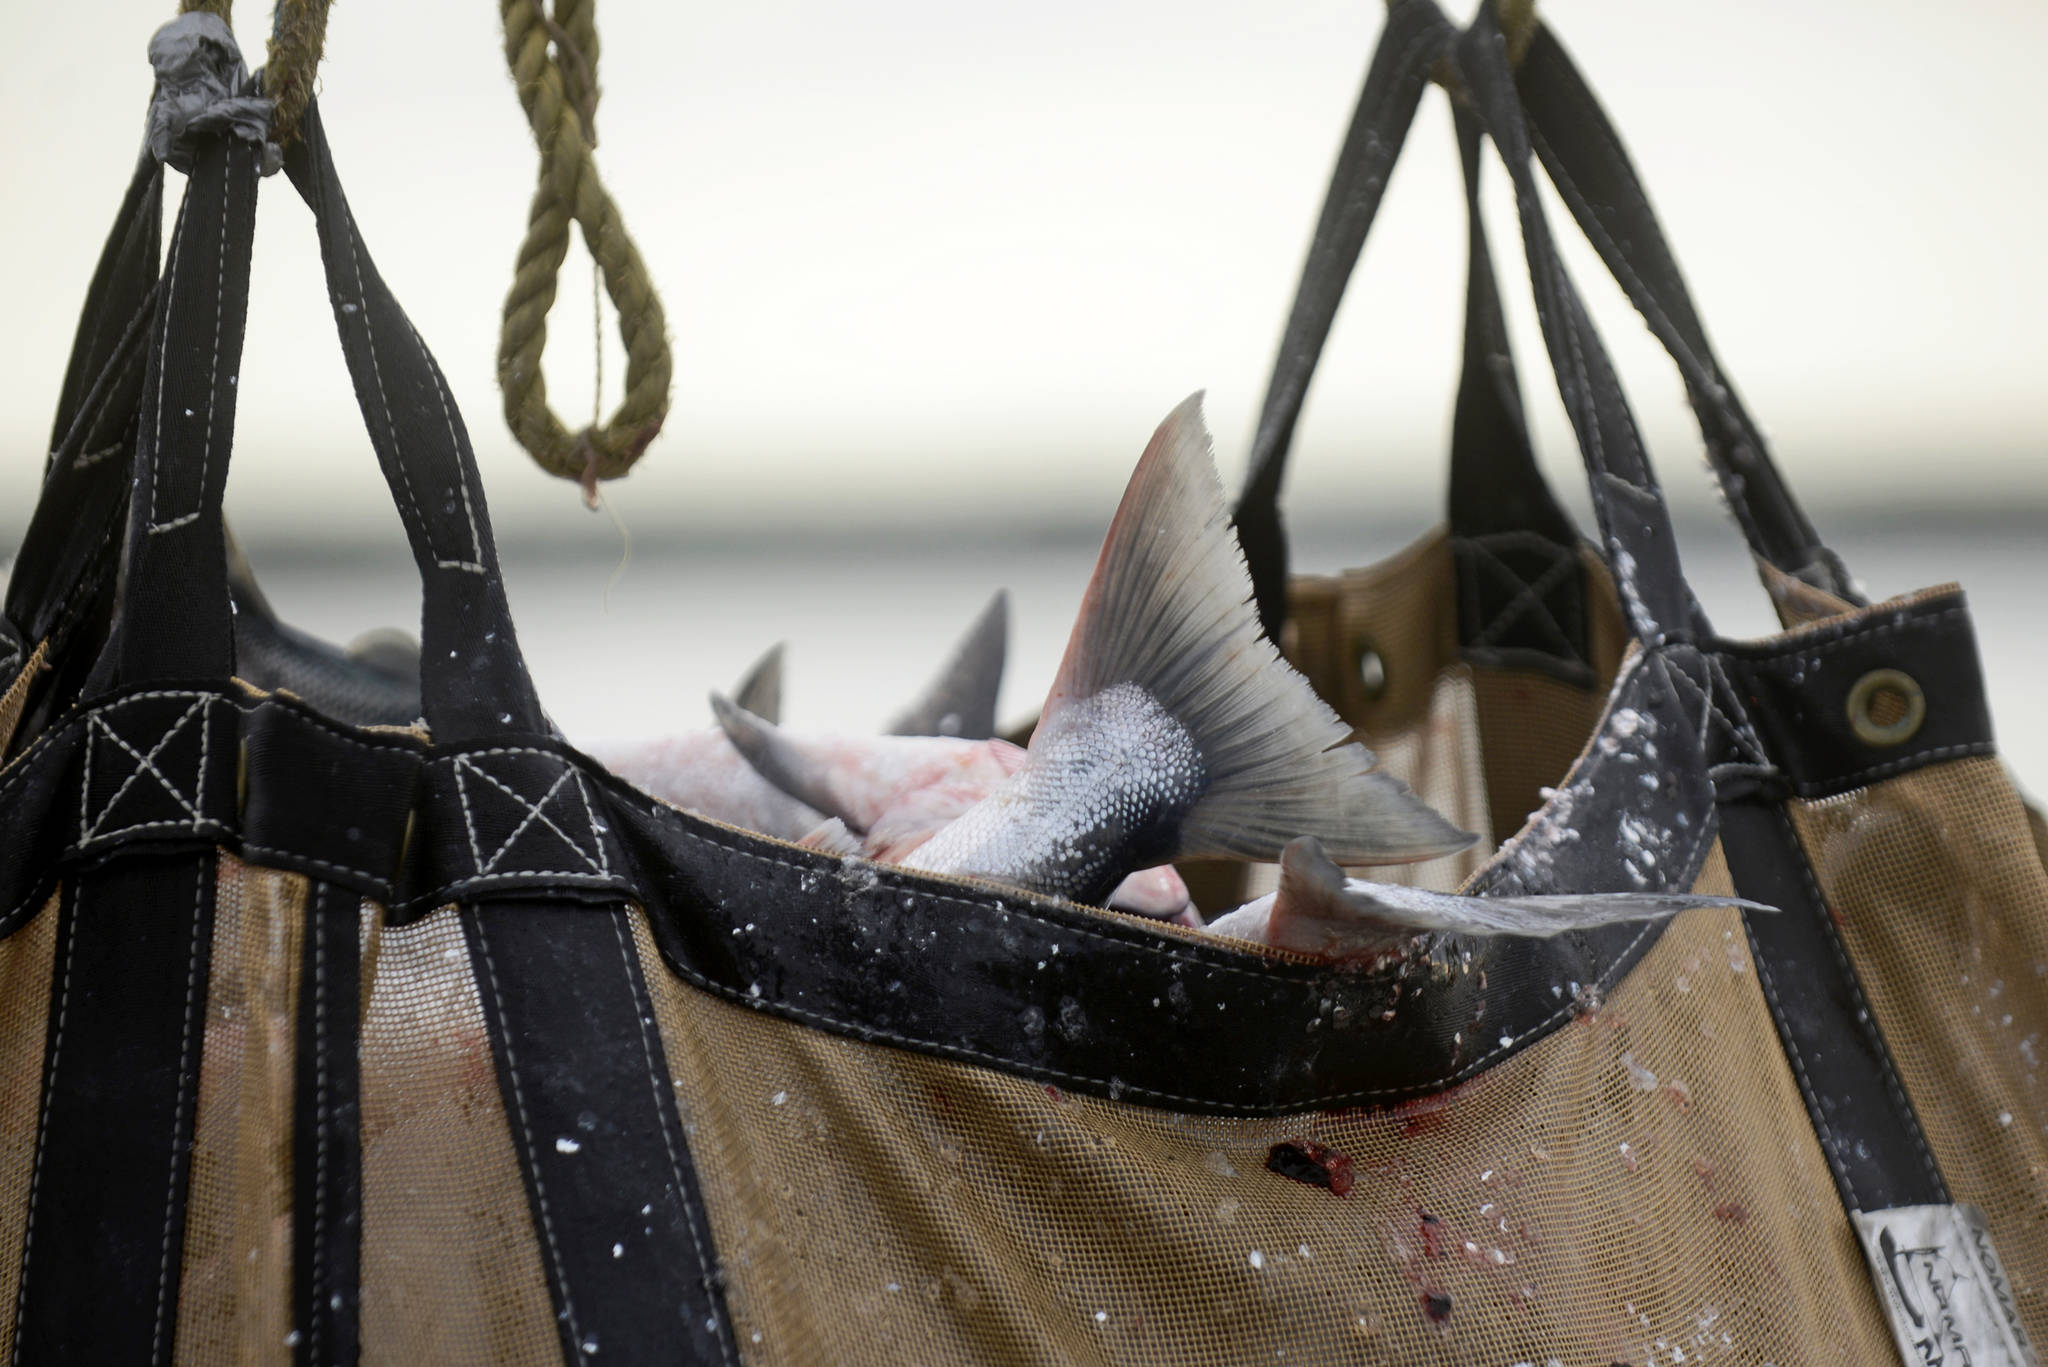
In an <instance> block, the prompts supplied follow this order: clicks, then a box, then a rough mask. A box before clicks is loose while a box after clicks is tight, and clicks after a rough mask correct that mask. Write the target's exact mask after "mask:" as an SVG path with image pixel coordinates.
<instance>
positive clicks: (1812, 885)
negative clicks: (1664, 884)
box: [1773, 803, 1948, 1209]
mask: <svg viewBox="0 0 2048 1367" xmlns="http://www.w3.org/2000/svg"><path fill="white" fill-rule="evenodd" d="M1773 810H1775V811H1776V812H1777V814H1778V820H1779V821H1780V822H1781V823H1782V824H1783V825H1784V827H1785V835H1786V838H1787V839H1789V840H1790V841H1791V842H1792V852H1793V855H1794V862H1796V863H1797V864H1798V865H1799V877H1800V879H1801V881H1803V882H1804V883H1805V884H1806V891H1807V895H1808V896H1810V897H1812V898H1813V904H1814V907H1815V909H1816V910H1817V911H1818V912H1819V913H1820V927H1821V933H1822V934H1823V935H1825V936H1826V937H1827V942H1828V951H1829V952H1830V953H1831V954H1833V955H1834V956H1835V964H1836V966H1837V967H1839V968H1840V969H1841V970H1842V979H1843V981H1845V982H1846V983H1848V984H1849V991H1850V993H1851V995H1853V996H1854V997H1855V1000H1856V1018H1857V1020H1858V1021H1859V1022H1860V1023H1862V1024H1863V1025H1865V1026H1867V1027H1868V1029H1869V1033H1870V1034H1871V1036H1873V1038H1874V1042H1875V1043H1876V1044H1877V1064H1878V1067H1879V1068H1880V1069H1882V1070H1883V1072H1884V1086H1885V1091H1886V1092H1887V1093H1889V1094H1890V1096H1891V1100H1892V1105H1893V1107H1894V1108H1896V1109H1895V1118H1896V1119H1897V1120H1898V1121H1900V1122H1901V1123H1902V1124H1903V1125H1904V1126H1905V1127H1906V1132H1907V1133H1908V1134H1909V1135H1911V1136H1912V1140H1913V1147H1914V1149H1915V1150H1916V1151H1917V1152H1918V1153H1919V1155H1920V1165H1921V1167H1922V1168H1923V1169H1925V1171H1926V1173H1927V1176H1928V1178H1929V1179H1930V1180H1931V1181H1932V1182H1933V1183H1934V1185H1935V1187H1936V1189H1937V1190H1942V1191H1946V1190H1947V1189H1948V1184H1947V1183H1946V1182H1944V1181H1943V1180H1942V1176H1941V1168H1940V1166H1939V1165H1938V1164H1936V1163H1935V1161H1934V1153H1933V1151H1932V1150H1930V1149H1929V1148H1928V1147H1927V1136H1926V1135H1925V1134H1924V1133H1922V1132H1921V1129H1920V1117H1919V1116H1918V1115H1917V1114H1916V1113H1915V1112H1914V1110H1913V1103H1912V1102H1910V1101H1908V1100H1907V1099H1906V1089H1905V1086H1904V1084H1902V1083H1901V1082H1900V1081H1899V1075H1898V1072H1897V1071H1896V1070H1895V1069H1894V1068H1893V1067H1892V1054H1891V1050H1890V1049H1889V1048H1888V1047H1886V1045H1885V1042H1884V1033H1883V1031H1882V1030H1880V1029H1879V1028H1878V1024H1877V1015H1876V1013H1874V1012H1873V1011H1872V1010H1871V1009H1870V1002H1869V1000H1868V999H1867V998H1865V997H1864V995H1863V981H1862V979H1861V978H1859V977H1857V975H1856V970H1855V968H1853V967H1852V966H1851V965H1850V963H1849V955H1848V951H1847V950H1845V949H1844V948H1843V947H1842V937H1841V936H1840V935H1839V934H1838V933H1836V930H1835V918H1834V917H1833V916H1832V915H1830V914H1829V913H1828V902H1827V898H1825V897H1823V896H1822V895H1821V890H1820V883H1819V882H1818V881H1817V880H1816V879H1815V878H1814V876H1813V864H1812V862H1811V861H1810V860H1809V859H1808V858H1807V855H1806V846H1805V845H1804V844H1802V843H1801V842H1800V839H1799V831H1798V828H1797V827H1795V826H1793V824H1792V813H1791V812H1790V811H1789V810H1788V809H1787V808H1786V807H1785V805H1784V804H1783V803H1776V804H1773ZM1858 1209H1862V1207H1861V1205H1859V1206H1858Z"/></svg>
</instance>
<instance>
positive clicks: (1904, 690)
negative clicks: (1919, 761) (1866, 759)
mask: <svg viewBox="0 0 2048 1367" xmlns="http://www.w3.org/2000/svg"><path fill="white" fill-rule="evenodd" d="M1847 711H1848V713H1849V727H1850V729H1851V730H1853V731H1855V733H1856V739H1858V740H1860V741H1862V742H1863V743H1864V744H1865V745H1903V744H1905V743H1906V742H1907V741H1909V740H1911V739H1912V738H1913V736H1914V735H1915V733H1917V732H1918V731H1919V730H1920V723H1922V722H1923V721H1926V720H1927V695H1926V694H1925V693H1923V692H1921V690H1920V685H1919V683H1918V681H1916V680H1915V679H1914V678H1913V676H1912V675H1910V674H1908V673H1906V672H1904V671H1903V670H1898V669H1873V670H1871V671H1870V672H1869V673H1868V674H1865V675H1864V676H1863V677H1862V678H1860V679H1858V680H1857V681H1856V686H1855V687H1854V688H1851V689H1850V690H1849V702H1848V705H1847Z"/></svg>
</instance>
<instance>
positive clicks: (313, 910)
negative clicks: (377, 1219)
mask: <svg viewBox="0 0 2048 1367" xmlns="http://www.w3.org/2000/svg"><path fill="white" fill-rule="evenodd" d="M328 900H329V899H328V897H327V890H326V889H325V888H324V887H319V886H315V887H314V888H312V889H311V897H310V905H309V906H308V907H307V912H308V915H307V923H308V924H307V930H308V933H310V934H311V935H312V937H313V1251H312V1259H311V1261H312V1268H311V1271H310V1273H309V1274H308V1276H307V1279H306V1287H307V1290H308V1291H309V1292H310V1293H311V1296H310V1301H311V1303H310V1304H309V1305H307V1306H306V1307H305V1315H306V1337H307V1346H308V1348H310V1349H311V1356H312V1359H313V1361H315V1362H319V1361H320V1360H321V1358H320V1330H321V1327H322V1325H323V1324H324V1323H325V1322H326V1319H327V1316H326V1315H324V1314H322V1313H321V1305H322V1302H323V1301H324V1300H325V1297H323V1296H322V1295H321V1294H320V1293H321V1290H322V1288H324V1287H325V1286H326V1285H327V1146H328V1140H329V1138H330V1136H329V1134H328V1106H327V926H326V922H327V920H328V917H329V916H331V915H332V914H333V912H332V909H331V908H330V907H329V906H328Z"/></svg>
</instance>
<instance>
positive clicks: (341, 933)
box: [291, 881, 363, 1367]
mask: <svg viewBox="0 0 2048 1367" xmlns="http://www.w3.org/2000/svg"><path fill="white" fill-rule="evenodd" d="M305 925H306V931H305V945H304V950H303V957H302V961H301V964H300V971H299V1020H298V1054H297V1075H296V1078H295V1080H294V1090H295V1093H296V1099H295V1102H294V1105H293V1111H292V1212H293V1219H292V1293H291V1294H292V1326H293V1328H294V1330H295V1331H296V1332H297V1334H298V1339H297V1342H296V1344H295V1346H294V1348H293V1353H292V1359H293V1361H294V1362H296V1363H299V1364H301V1367H314V1364H348V1363H353V1362H355V1361H356V1359H357V1353H358V1349H359V1346H360V1334H359V1328H360V1326H359V1322H358V1314H359V1311H360V1308H361V1299H362V1297H361V1280H360V1279H361V1252H362V1231H363V1170H362V1125H361V1112H362V1108H361V1099H362V1073H361V1066H360V1062H359V1058H358V1052H357V1051H358V1046H359V1044H360V1042H361V1021H360V1017H361V1011H360V1003H361V982H362V973H361V957H360V955H361V951H360V935H361V928H362V899H361V898H359V897H358V896H357V895H356V894H354V893H352V892H349V891H346V890H345V889H341V888H337V887H335V886H333V885H332V884H328V883H322V882H317V881H315V882H313V883H311V884H309V885H308V888H307V893H306V921H305Z"/></svg>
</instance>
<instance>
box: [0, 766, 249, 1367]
mask: <svg viewBox="0 0 2048 1367" xmlns="http://www.w3.org/2000/svg"><path fill="white" fill-rule="evenodd" d="M141 781H143V782H148V781H150V780H148V779H146V778H145V779H143V780H141ZM214 864H215V856H214V854H213V851H212V850H210V849H209V850H203V851H199V852H196V853H178V854H168V855H147V856H136V857H130V858H126V859H121V860H118V861H115V862H113V863H109V864H106V865H102V866H100V867H99V868H96V869H91V870H88V871H86V872H84V873H81V874H79V875H78V876H77V877H76V878H75V879H73V880H72V881H71V882H70V883H68V884H67V885H66V886H65V889H64V899H63V905H62V910H61V912H60V914H59V919H58V923H57V951H56V961H55V971H54V974H53V977H52V981H51V984H50V1026H49V1036H48V1044H47V1045H46V1046H45V1051H44V1057H43V1095H42V1104H41V1106H40V1107H39V1108H38V1111H39V1114H40V1116H41V1129H40V1130H39V1132H38V1133H37V1135H36V1153H35V1169H34V1176H33V1177H32V1178H31V1179H30V1181H29V1202H28V1215H27V1230H26V1233H25V1235H24V1237H23V1240H22V1256H21V1282H20V1290H19V1294H18V1298H17V1300H16V1304H15V1307H14V1311H15V1339H14V1359H13V1360H14V1362H15V1363H16V1364H33V1363H46V1362H138V1363H140V1362H147V1363H159V1362H169V1361H170V1360H171V1354H172V1350H173V1348H174V1346H175V1342H176V1337H177V1309H178V1282H179V1273H180V1267H181V1264H182V1262H183V1260H184V1228H185V1207H186V1182H187V1178H188V1177H189V1175H190V1165H191V1156H192V1125H193V1114H194V1110H195V1105H196V1101H197V1098H198V1092H199V1056H200V1044H201V1040H202V1038H203V1037H204V1034H205V1029H206V982H207V969H208V958H209V950H210V947H211V941H212V933H213V900H214Z"/></svg>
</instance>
